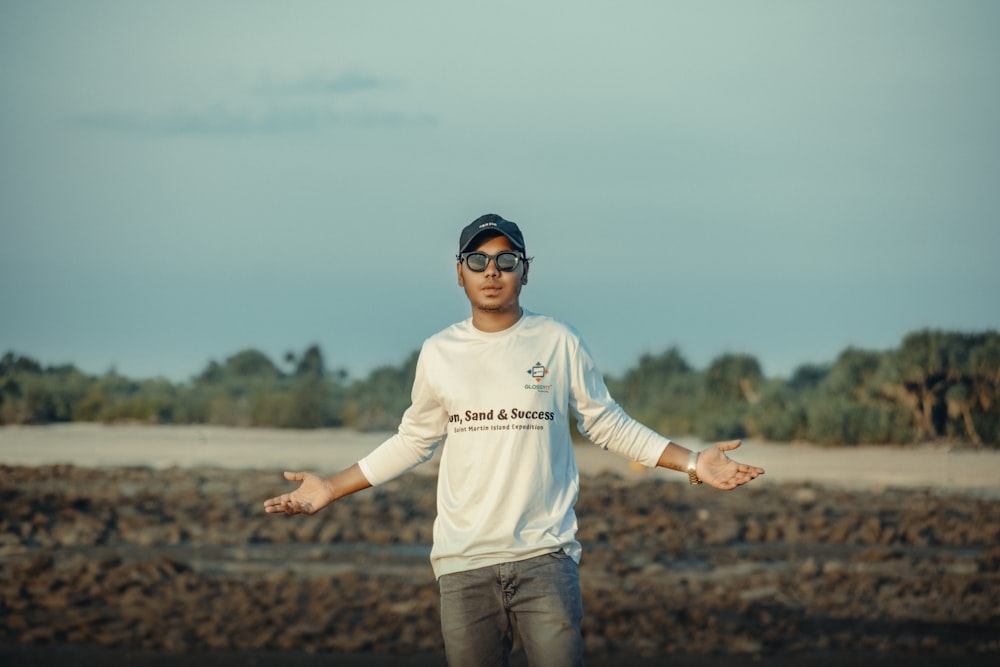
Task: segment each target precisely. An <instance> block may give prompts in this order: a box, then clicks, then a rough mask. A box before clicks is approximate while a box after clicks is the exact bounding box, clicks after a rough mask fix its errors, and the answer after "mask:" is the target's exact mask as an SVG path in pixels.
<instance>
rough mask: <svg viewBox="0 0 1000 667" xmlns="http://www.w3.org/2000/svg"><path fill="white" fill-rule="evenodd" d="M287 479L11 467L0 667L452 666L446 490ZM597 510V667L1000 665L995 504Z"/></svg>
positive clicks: (822, 498)
mask: <svg viewBox="0 0 1000 667" xmlns="http://www.w3.org/2000/svg"><path fill="white" fill-rule="evenodd" d="M287 488H288V487H287V483H286V482H285V481H284V480H283V479H281V477H280V475H279V474H276V473H274V472H273V471H266V472H264V471H252V470H246V471H240V470H222V469H214V468H198V469H181V468H170V469H166V470H153V469H149V468H80V467H72V466H45V467H10V466H0V662H4V661H17V662H19V663H20V664H56V663H59V664H65V663H66V662H73V661H74V660H76V661H77V662H79V660H78V659H79V658H81V656H83V657H85V656H92V655H97V656H98V658H95V660H96V661H97V662H94V663H93V664H100V662H104V663H108V662H110V661H111V658H109V656H115V655H117V656H129V657H128V661H129V662H140V663H141V662H145V663H146V664H157V665H159V664H171V663H167V662H158V660H169V659H170V657H171V656H174V657H179V656H185V658H184V660H183V662H185V663H191V662H192V658H191V656H196V657H197V656H201V658H202V661H203V662H204V664H222V663H220V662H205V661H206V660H209V659H210V658H211V657H212V656H232V657H233V658H232V660H233V661H232V663H231V664H282V660H281V656H286V657H287V656H289V655H293V654H294V655H296V656H299V658H301V659H297V660H296V662H297V663H298V664H316V663H310V662H309V661H308V659H307V658H308V656H311V655H318V656H320V657H322V656H327V657H328V658H329V657H330V656H331V654H332V655H335V656H339V657H340V658H342V660H341V661H340V662H339V663H338V664H348V662H349V664H382V663H383V662H385V661H390V660H394V661H395V664H417V661H418V660H419V661H421V662H420V664H442V663H443V660H442V657H441V656H442V649H441V639H440V632H439V628H438V610H437V585H436V583H435V581H434V578H433V575H432V573H431V569H430V566H429V564H428V561H427V555H428V553H429V550H430V541H431V524H432V521H433V516H434V497H435V489H434V480H433V479H432V478H431V477H428V476H422V475H409V476H406V477H404V478H401V479H400V480H397V481H395V482H392V483H391V484H389V485H386V486H385V487H380V488H377V489H373V490H370V491H366V492H364V493H361V494H358V495H357V496H354V497H351V498H349V499H345V500H344V501H342V502H341V503H339V504H337V505H336V506H334V507H331V508H328V509H327V510H325V511H324V512H322V513H320V514H319V515H316V516H313V517H301V516H299V517H285V516H272V515H266V514H265V513H264V512H263V510H262V501H263V500H264V498H267V497H270V496H272V495H276V494H278V493H281V492H283V491H284V490H286V489H287ZM577 509H578V514H579V517H580V533H579V536H580V538H581V541H582V542H583V544H584V560H583V563H582V564H581V579H582V583H583V587H584V608H585V611H586V617H585V619H584V627H583V630H584V635H585V639H586V644H587V650H588V660H589V661H590V664H592V665H602V664H618V663H621V664H628V663H632V664H658V663H659V662H660V661H663V660H664V659H665V658H670V662H671V663H672V664H677V665H684V664H709V663H710V662H711V661H712V660H713V659H717V658H719V657H720V656H732V657H740V658H746V659H752V660H754V661H761V660H767V661H769V662H771V663H772V664H796V663H798V662H801V661H802V660H803V659H806V658H808V661H809V662H811V663H813V664H814V665H823V664H848V663H849V662H850V663H855V662H857V661H858V658H857V656H858V655H860V656H863V659H861V662H862V663H868V664H894V663H898V662H899V661H900V660H903V661H908V662H907V664H1000V663H998V661H997V658H1000V502H998V501H997V500H996V499H991V498H988V497H983V496H981V495H973V494H963V495H956V494H942V493H939V492H934V491H932V490H913V489H909V490H904V489H892V488H886V489H882V490H880V491H878V492H874V491H846V490H834V489H830V488H823V487H819V486H812V485H787V486H786V485H779V484H771V485H768V486H766V487H765V486H761V487H757V488H754V486H753V485H751V486H748V487H744V488H741V489H738V490H736V491H733V492H730V493H722V492H718V491H715V490H712V489H708V488H705V487H689V486H686V485H683V484H679V483H675V482H668V481H662V480H646V481H635V480H633V479H626V478H623V477H620V476H616V475H611V474H605V475H600V476H591V477H585V478H584V480H583V490H582V492H581V497H580V501H579V503H578V506H577ZM95 652H96V653H95ZM101 656H103V657H101ZM247 656H255V657H254V658H253V659H250V658H248V657H247ZM269 656H270V658H269ZM346 656H353V658H352V659H351V661H347V659H346ZM270 659H273V660H275V662H273V663H272V662H269V661H268V660H270ZM46 660H48V662H46ZM369 660H370V661H371V662H368V661H369ZM643 660H645V662H643ZM121 664H125V663H124V662H123V663H121Z"/></svg>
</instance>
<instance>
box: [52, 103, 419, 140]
mask: <svg viewBox="0 0 1000 667" xmlns="http://www.w3.org/2000/svg"><path fill="white" fill-rule="evenodd" d="M72 120H73V122H75V123H77V124H78V125H81V126H84V127H88V128H93V129H98V130H107V131H114V132H124V133H130V134H150V135H185V134H203V135H239V134H279V133H299V132H317V131H321V130H326V129H335V128H338V127H376V126H382V127H411V126H421V125H423V126H429V125H434V124H436V123H437V118H436V117H435V116H433V115H430V114H424V113H402V112H397V111H386V110H379V109H373V110H367V111H349V112H348V111H338V110H335V109H332V108H321V107H309V106H300V107H295V108H281V109H267V110H259V111H253V110H244V111H239V110H233V109H230V108H223V107H214V108H210V109H204V110H197V111H180V112H173V113H167V114H162V115H151V114H142V113H136V112H114V111H107V112H98V113H89V114H80V115H78V116H75V117H74V118H73V119H72Z"/></svg>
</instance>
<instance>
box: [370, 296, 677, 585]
mask: <svg viewBox="0 0 1000 667" xmlns="http://www.w3.org/2000/svg"><path fill="white" fill-rule="evenodd" d="M571 415H572V416H574V417H575V418H576V419H577V420H578V422H579V425H580V430H581V432H582V433H583V434H584V435H586V436H587V437H588V438H589V439H591V440H592V441H593V442H595V443H597V444H598V445H600V446H602V447H604V448H606V449H609V450H611V451H614V452H617V453H618V454H621V455H623V456H625V457H627V458H629V459H632V460H634V461H638V462H639V463H642V464H644V465H646V466H650V467H652V466H655V465H656V463H657V461H658V460H659V458H660V455H661V454H662V453H663V450H664V448H665V447H666V446H667V445H668V444H669V443H670V441H669V440H668V439H667V438H664V437H663V436H660V435H659V434H657V433H655V432H654V431H652V430H650V429H648V428H646V427H645V426H643V425H642V424H640V423H639V422H637V421H635V420H633V419H632V418H631V417H629V416H628V415H627V414H626V413H625V412H624V411H623V410H622V409H621V408H620V407H619V406H618V404H617V403H615V401H614V400H613V399H612V398H611V396H610V395H609V393H608V390H607V388H606V387H605V384H604V378H603V377H602V376H601V374H600V372H599V371H598V370H597V367H596V365H595V364H594V361H593V359H592V358H591V355H590V352H589V351H588V350H587V348H586V346H585V345H584V343H583V341H582V340H581V338H580V336H579V334H578V333H577V332H576V330H575V329H573V328H572V327H570V326H569V325H566V324H564V323H561V322H558V321H556V320H554V319H552V318H550V317H545V316H541V315H536V314H534V313H529V312H527V311H525V312H524V314H523V316H522V317H521V319H520V320H518V322H517V323H516V324H515V325H514V326H512V327H510V328H509V329H506V330H504V331H500V332H496V333H486V332H482V331H479V330H477V329H476V328H475V327H474V326H473V325H472V320H471V319H468V320H465V321H463V322H460V323H458V324H455V325H452V326H451V327H448V328H447V329H445V330H444V331H441V332H440V333H438V334H435V335H434V336H432V337H431V338H429V339H428V340H427V341H425V342H424V345H423V347H422V348H421V351H420V357H419V359H418V361H417V369H416V377H415V379H414V382H413V391H412V404H411V406H410V407H409V409H407V411H406V412H405V413H404V415H403V419H402V423H401V424H400V427H399V431H398V433H397V434H396V435H394V436H393V437H391V438H389V439H388V440H386V441H385V442H384V443H383V444H382V445H380V446H379V447H378V448H376V449H375V450H374V451H373V452H372V453H371V454H369V455H368V456H366V457H365V458H364V459H362V460H361V461H360V462H359V465H360V467H361V471H362V472H363V473H364V475H365V477H366V478H367V479H368V481H369V482H371V483H372V484H373V485H378V484H382V483H384V482H387V481H389V480H390V479H392V478H394V477H396V476H398V475H400V474H402V473H404V472H406V471H407V470H410V469H411V468H413V467H415V466H417V465H419V464H420V463H422V462H424V461H427V460H428V459H430V458H431V457H432V456H433V455H434V451H435V449H436V448H437V446H438V445H439V444H440V443H441V442H442V441H443V440H445V439H446V444H444V446H443V451H442V455H441V465H440V472H439V475H438V489H437V511H438V515H437V518H436V519H435V522H434V545H433V548H432V550H431V565H432V567H433V569H434V574H435V576H436V577H441V576H442V575H444V574H449V573H452V572H461V571H465V570H471V569H475V568H478V567H485V566H488V565H496V564H499V563H503V562H511V561H518V560H524V559H527V558H533V557H535V556H540V555H542V554H546V553H552V552H555V551H558V550H559V549H565V550H566V552H567V553H568V554H569V555H570V556H572V557H573V559H574V560H576V561H577V562H579V560H580V554H581V548H580V543H579V542H578V541H577V540H576V529H577V521H576V513H575V511H574V505H575V504H576V500H577V494H578V490H579V486H580V479H579V472H578V470H577V465H576V457H575V455H574V453H573V443H572V440H571V436H570V429H571V422H570V416H571Z"/></svg>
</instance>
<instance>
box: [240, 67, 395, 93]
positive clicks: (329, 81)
mask: <svg viewBox="0 0 1000 667" xmlns="http://www.w3.org/2000/svg"><path fill="white" fill-rule="evenodd" d="M400 85H401V84H400V83H399V82H397V81H391V80H388V79H382V78H378V77H375V76H372V75H371V74H367V73H365V72H361V71H354V72H342V73H330V72H317V73H314V74H309V75H306V76H302V77H299V78H285V79H281V78H269V79H267V80H266V81H264V82H263V83H261V84H260V85H258V86H257V87H256V89H255V92H258V93H262V94H268V95H348V94H352V93H364V92H370V91H376V90H385V89H388V88H398V87H400Z"/></svg>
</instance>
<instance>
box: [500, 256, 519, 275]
mask: <svg viewBox="0 0 1000 667" xmlns="http://www.w3.org/2000/svg"><path fill="white" fill-rule="evenodd" d="M497 268H498V269H500V270H501V271H513V270H514V269H516V268H517V255H515V254H514V253H512V252H502V253H500V254H499V255H497Z"/></svg>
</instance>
